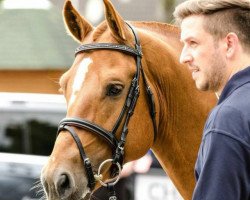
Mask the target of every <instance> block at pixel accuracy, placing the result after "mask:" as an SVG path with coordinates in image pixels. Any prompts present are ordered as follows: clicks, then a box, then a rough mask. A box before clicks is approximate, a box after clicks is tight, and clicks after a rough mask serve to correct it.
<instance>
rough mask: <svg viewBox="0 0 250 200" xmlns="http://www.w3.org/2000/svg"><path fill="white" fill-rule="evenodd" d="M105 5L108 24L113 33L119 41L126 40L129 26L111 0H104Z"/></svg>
mask: <svg viewBox="0 0 250 200" xmlns="http://www.w3.org/2000/svg"><path fill="white" fill-rule="evenodd" d="M103 2H104V5H105V16H106V20H107V22H108V26H109V28H110V30H111V33H112V35H113V36H114V37H115V38H116V39H117V40H118V41H123V42H124V41H126V40H127V37H126V32H127V26H126V23H125V21H124V20H123V19H122V17H121V16H120V15H119V14H118V12H117V11H116V10H115V8H114V6H113V5H112V3H111V2H110V1H109V0H103Z"/></svg>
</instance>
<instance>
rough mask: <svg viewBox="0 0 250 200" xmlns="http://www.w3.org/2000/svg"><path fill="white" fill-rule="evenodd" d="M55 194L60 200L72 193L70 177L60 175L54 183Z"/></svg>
mask: <svg viewBox="0 0 250 200" xmlns="http://www.w3.org/2000/svg"><path fill="white" fill-rule="evenodd" d="M56 187H57V192H58V194H59V196H60V197H61V198H67V197H69V196H70V195H71V194H72V192H73V187H72V181H71V178H70V175H68V174H61V175H60V176H59V177H58V180H57V182H56Z"/></svg>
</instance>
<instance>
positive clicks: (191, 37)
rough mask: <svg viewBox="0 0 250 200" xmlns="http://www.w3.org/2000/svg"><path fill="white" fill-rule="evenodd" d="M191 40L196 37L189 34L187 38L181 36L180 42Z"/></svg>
mask: <svg viewBox="0 0 250 200" xmlns="http://www.w3.org/2000/svg"><path fill="white" fill-rule="evenodd" d="M190 40H195V38H194V37H193V36H189V37H186V38H184V39H183V38H180V42H181V43H183V42H188V41H190Z"/></svg>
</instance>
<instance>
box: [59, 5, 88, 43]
mask: <svg viewBox="0 0 250 200" xmlns="http://www.w3.org/2000/svg"><path fill="white" fill-rule="evenodd" d="M63 18H64V23H65V26H66V28H67V29H68V32H69V34H70V35H71V36H73V38H74V39H75V40H77V41H78V42H82V41H83V39H84V37H85V36H86V35H87V34H88V33H89V32H90V31H92V30H93V26H92V25H91V24H90V23H89V22H88V21H87V20H86V19H84V18H83V17H82V16H81V15H80V14H79V13H78V12H77V10H76V9H75V8H74V7H73V5H72V3H71V1H70V0H66V2H65V4H64V8H63Z"/></svg>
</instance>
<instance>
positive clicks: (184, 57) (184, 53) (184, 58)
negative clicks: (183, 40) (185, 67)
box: [180, 49, 193, 64]
mask: <svg viewBox="0 0 250 200" xmlns="http://www.w3.org/2000/svg"><path fill="white" fill-rule="evenodd" d="M192 60H193V57H192V56H191V55H190V54H189V53H187V51H186V50H185V49H183V50H182V52H181V55H180V63H182V64H188V63H190V62H191V61H192Z"/></svg>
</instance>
